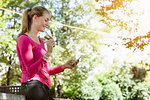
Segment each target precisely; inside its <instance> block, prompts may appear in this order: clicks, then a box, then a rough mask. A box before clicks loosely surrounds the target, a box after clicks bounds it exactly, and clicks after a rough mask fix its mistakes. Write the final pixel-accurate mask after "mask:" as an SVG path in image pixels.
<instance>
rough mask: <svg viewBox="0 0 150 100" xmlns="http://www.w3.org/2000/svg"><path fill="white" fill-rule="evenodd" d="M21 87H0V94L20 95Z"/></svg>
mask: <svg viewBox="0 0 150 100" xmlns="http://www.w3.org/2000/svg"><path fill="white" fill-rule="evenodd" d="M20 90H21V86H0V93H10V94H20Z"/></svg>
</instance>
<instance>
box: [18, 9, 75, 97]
mask: <svg viewBox="0 0 150 100" xmlns="http://www.w3.org/2000/svg"><path fill="white" fill-rule="evenodd" d="M49 20H50V13H49V11H48V10H47V9H46V8H44V7H42V6H36V7H34V8H32V9H31V8H30V9H26V10H25V11H24V13H23V16H22V30H21V33H20V34H19V36H18V41H17V45H16V51H17V55H18V58H19V62H20V68H21V70H22V77H21V83H22V93H23V94H24V95H25V98H26V100H54V99H53V98H52V97H51V96H50V93H49V88H50V78H49V76H50V75H54V74H57V73H60V72H63V71H64V69H66V68H69V69H72V68H73V67H75V66H76V65H77V63H78V62H76V63H75V64H72V63H73V60H69V61H67V62H66V63H65V64H63V65H60V66H57V67H49V66H48V60H49V57H50V55H51V54H52V50H53V47H54V46H55V42H54V39H53V38H51V37H50V36H45V38H46V39H47V40H48V42H47V51H46V49H45V47H44V42H43V40H42V39H41V38H39V37H38V36H37V35H38V32H44V31H45V28H46V27H47V26H48V25H49Z"/></svg>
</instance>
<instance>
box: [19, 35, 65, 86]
mask: <svg viewBox="0 0 150 100" xmlns="http://www.w3.org/2000/svg"><path fill="white" fill-rule="evenodd" d="M39 40H40V44H38V43H36V42H34V41H33V40H32V39H31V38H30V37H28V36H27V35H21V36H20V37H19V38H18V41H17V45H16V51H17V55H18V58H19V62H20V68H21V71H22V76H21V82H22V83H23V82H28V81H31V80H38V81H40V82H42V83H43V84H45V85H47V86H48V87H49V88H50V85H51V84H50V75H54V74H57V73H60V72H62V71H63V70H62V69H61V66H62V65H60V66H57V67H49V66H48V62H46V61H45V60H43V58H42V57H43V55H45V54H46V49H45V47H44V42H43V40H42V39H41V38H39Z"/></svg>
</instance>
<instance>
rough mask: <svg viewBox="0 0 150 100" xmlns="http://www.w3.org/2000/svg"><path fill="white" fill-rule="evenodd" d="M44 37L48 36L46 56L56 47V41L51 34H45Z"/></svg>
mask: <svg viewBox="0 0 150 100" xmlns="http://www.w3.org/2000/svg"><path fill="white" fill-rule="evenodd" d="M44 38H46V39H47V40H48V41H47V54H46V56H50V55H51V53H52V51H53V48H54V47H55V41H54V39H53V38H52V37H51V36H49V35H46V36H44Z"/></svg>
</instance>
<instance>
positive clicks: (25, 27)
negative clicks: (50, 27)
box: [18, 6, 50, 37]
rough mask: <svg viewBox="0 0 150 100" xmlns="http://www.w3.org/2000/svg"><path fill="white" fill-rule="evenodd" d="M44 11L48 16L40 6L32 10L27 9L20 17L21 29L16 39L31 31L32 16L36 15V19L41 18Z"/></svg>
mask: <svg viewBox="0 0 150 100" xmlns="http://www.w3.org/2000/svg"><path fill="white" fill-rule="evenodd" d="M44 11H46V12H47V13H49V14H50V12H49V11H48V10H47V9H46V8H44V7H42V6H36V7H34V8H27V9H26V10H25V11H24V12H23V15H22V29H21V33H20V34H19V35H18V37H19V36H20V35H22V34H25V33H26V32H29V31H30V29H31V24H32V18H33V16H34V15H37V16H38V17H40V16H43V13H44Z"/></svg>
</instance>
